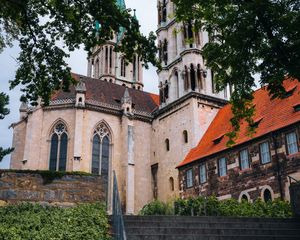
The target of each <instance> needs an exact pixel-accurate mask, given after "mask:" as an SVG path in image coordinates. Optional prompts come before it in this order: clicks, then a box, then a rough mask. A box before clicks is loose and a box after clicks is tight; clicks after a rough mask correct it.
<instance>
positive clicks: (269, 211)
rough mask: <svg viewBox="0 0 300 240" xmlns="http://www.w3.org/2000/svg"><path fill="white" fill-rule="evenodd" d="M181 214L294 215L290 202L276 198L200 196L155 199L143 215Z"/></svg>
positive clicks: (144, 209)
mask: <svg viewBox="0 0 300 240" xmlns="http://www.w3.org/2000/svg"><path fill="white" fill-rule="evenodd" d="M170 213H174V214H175V215H180V216H232V217H233V216H234V217H279V218H287V217H291V216H292V210H291V206H290V204H289V203H288V202H285V201H279V200H275V201H273V202H263V201H261V200H257V201H255V202H254V203H249V202H246V201H243V202H241V203H240V202H238V201H237V200H234V199H228V200H224V201H218V199H217V198H216V197H208V198H204V197H198V198H189V199H186V200H182V199H178V200H175V201H174V202H173V204H165V203H162V202H159V201H154V202H151V203H149V204H147V205H146V206H144V207H143V209H142V210H141V212H140V214H141V215H170Z"/></svg>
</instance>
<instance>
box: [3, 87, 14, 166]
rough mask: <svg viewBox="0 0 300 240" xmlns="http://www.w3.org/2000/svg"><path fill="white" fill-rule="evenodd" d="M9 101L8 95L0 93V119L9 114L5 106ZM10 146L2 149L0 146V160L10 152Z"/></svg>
mask: <svg viewBox="0 0 300 240" xmlns="http://www.w3.org/2000/svg"><path fill="white" fill-rule="evenodd" d="M8 103H9V97H8V96H7V95H6V94H4V93H0V120H2V119H4V117H5V115H7V114H9V109H8V108H7V107H6V106H7V105H8ZM12 150H13V149H12V148H8V149H3V148H2V147H0V162H1V161H2V159H3V158H4V156H5V155H7V154H9V153H11V152H12Z"/></svg>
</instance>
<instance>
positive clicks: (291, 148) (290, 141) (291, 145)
mask: <svg viewBox="0 0 300 240" xmlns="http://www.w3.org/2000/svg"><path fill="white" fill-rule="evenodd" d="M286 144H287V151H288V152H287V154H294V153H297V152H298V146H297V135H296V132H291V133H288V134H287V135H286Z"/></svg>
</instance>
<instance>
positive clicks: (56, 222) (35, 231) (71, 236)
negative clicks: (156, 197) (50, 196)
mask: <svg viewBox="0 0 300 240" xmlns="http://www.w3.org/2000/svg"><path fill="white" fill-rule="evenodd" d="M108 229H109V225H108V219H107V216H106V212H105V208H104V206H103V205H101V204H83V205H79V206H77V207H74V208H59V207H43V206H41V205H37V204H35V205H34V204H28V203H27V204H21V205H15V206H13V205H10V206H7V207H2V208H0V239H3V240H21V239H22V240H44V239H49V240H60V239H64V240H81V239H87V240H99V239H102V240H109V239H110V236H109V234H108Z"/></svg>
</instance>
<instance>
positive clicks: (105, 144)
mask: <svg viewBox="0 0 300 240" xmlns="http://www.w3.org/2000/svg"><path fill="white" fill-rule="evenodd" d="M108 164H109V139H108V137H104V138H103V140H102V158H101V175H103V176H106V177H107V176H108Z"/></svg>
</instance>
